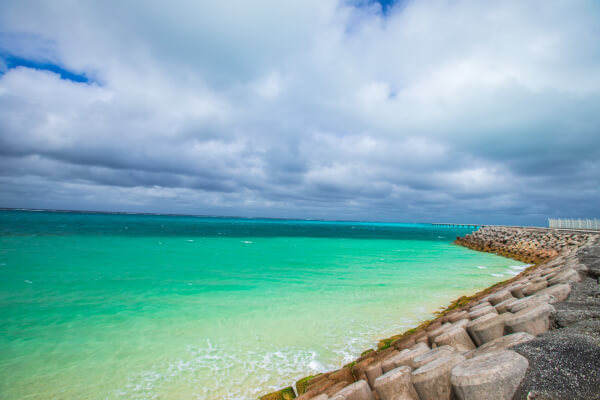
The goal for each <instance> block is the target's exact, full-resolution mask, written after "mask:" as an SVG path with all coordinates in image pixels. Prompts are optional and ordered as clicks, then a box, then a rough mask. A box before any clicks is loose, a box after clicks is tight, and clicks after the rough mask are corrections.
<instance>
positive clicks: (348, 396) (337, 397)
mask: <svg viewBox="0 0 600 400" xmlns="http://www.w3.org/2000/svg"><path fill="white" fill-rule="evenodd" d="M331 400H375V398H374V397H373V392H372V391H371V389H370V388H369V384H368V383H367V382H365V381H362V380H361V381H356V382H354V383H353V384H351V385H348V386H346V387H345V388H343V389H342V390H340V391H339V392H337V393H335V394H334V395H333V396H332V397H331Z"/></svg>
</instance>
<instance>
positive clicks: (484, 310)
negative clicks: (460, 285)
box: [469, 306, 498, 320]
mask: <svg viewBox="0 0 600 400" xmlns="http://www.w3.org/2000/svg"><path fill="white" fill-rule="evenodd" d="M490 313H492V314H498V311H496V309H495V308H494V307H492V306H488V307H482V308H479V309H477V310H475V311H471V312H469V316H470V317H471V320H474V319H477V318H480V317H483V316H484V315H485V314H490Z"/></svg>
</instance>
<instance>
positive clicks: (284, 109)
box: [0, 0, 600, 223]
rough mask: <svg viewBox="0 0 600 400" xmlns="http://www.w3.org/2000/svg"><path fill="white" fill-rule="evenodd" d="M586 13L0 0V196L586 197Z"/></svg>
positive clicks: (317, 200)
mask: <svg viewBox="0 0 600 400" xmlns="http://www.w3.org/2000/svg"><path fill="white" fill-rule="evenodd" d="M599 19H600V7H599V6H598V5H597V3H596V2H594V1H574V2H568V3H565V2H562V1H544V2H542V1H535V2H522V1H506V2H501V3H497V2H487V1H483V2H482V1H468V0H459V1H447V0H437V1H417V0H413V1H406V2H402V3H398V4H396V5H395V6H394V7H391V8H390V9H388V10H387V13H386V14H385V15H383V14H382V13H381V12H379V8H378V7H377V6H374V5H371V6H356V3H355V4H351V3H347V2H343V1H341V0H339V1H335V0H314V1H306V0H305V1H289V2H280V1H272V0H261V1H258V2H253V3H252V5H251V6H250V5H249V3H248V2H244V1H237V0H236V1H232V0H230V1H221V2H212V3H206V2H204V3H203V2H192V1H176V2H170V3H169V4H167V3H163V4H158V3H157V2H150V3H148V2H136V1H128V2H124V3H123V2H122V3H116V2H100V1H98V2H77V1H67V0H65V1H56V2H51V3H50V2H43V1H19V2H10V3H9V2H3V3H2V4H0V56H3V60H2V62H0V74H2V75H0V165H1V166H2V168H1V171H2V172H1V173H0V206H7V207H50V208H76V209H107V210H127V211H155V212H186V213H204V214H228V215H264V216H290V217H309V218H315V217H317V218H351V219H352V218H356V219H392V220H408V221H418V220H423V221H426V220H439V219H454V218H460V219H465V220H469V221H473V220H476V221H480V222H506V223H544V217H545V216H547V215H564V216H586V215H587V216H593V215H592V214H594V213H597V211H598V209H597V206H596V205H597V204H599V203H600V191H599V189H598V187H600V185H599V183H600V161H598V160H600V146H599V145H600V137H599V136H598V131H599V128H600V115H598V113H597V107H598V106H597V105H598V104H600V102H599V101H600V96H599V95H600V45H598V43H600V37H599V36H600V32H599V31H598V30H597V29H596V25H597V21H598V20H599ZM11 57H13V58H15V57H16V58H19V59H26V60H29V61H31V63H33V64H31V65H27V66H20V67H16V68H15V67H11V66H10V63H9V62H7V60H10V58H11ZM36 63H37V64H36ZM42 64H52V65H57V66H60V67H61V68H63V69H65V70H68V71H70V72H72V73H75V74H80V75H85V76H87V77H88V78H89V80H90V81H89V82H83V83H82V82H74V81H72V80H69V79H65V77H61V75H60V74H57V73H54V72H51V71H48V70H46V69H48V68H46V67H43V66H42ZM36 65H38V67H37V68H36Z"/></svg>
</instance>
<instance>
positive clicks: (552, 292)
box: [535, 283, 571, 302]
mask: <svg viewBox="0 0 600 400" xmlns="http://www.w3.org/2000/svg"><path fill="white" fill-rule="evenodd" d="M569 293H571V285H569V284H566V283H559V284H557V285H554V286H550V287H548V288H546V289H544V290H540V291H539V292H537V293H536V294H535V295H536V296H543V295H548V296H552V297H554V299H555V302H556V301H563V300H566V299H567V297H569Z"/></svg>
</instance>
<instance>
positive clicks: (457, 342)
mask: <svg viewBox="0 0 600 400" xmlns="http://www.w3.org/2000/svg"><path fill="white" fill-rule="evenodd" d="M434 343H435V344H436V346H438V347H439V346H444V345H447V346H451V347H453V348H455V349H456V350H458V351H469V350H472V349H474V348H475V343H473V341H472V340H471V338H470V337H469V334H468V333H467V331H466V329H464V328H461V327H456V328H452V329H450V330H448V331H446V332H444V333H442V334H441V335H439V336H438V337H436V338H435V339H434Z"/></svg>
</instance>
